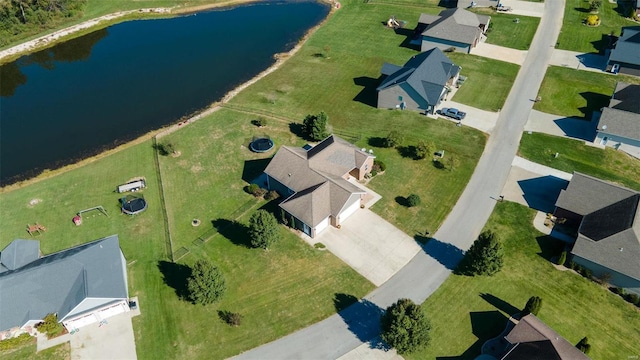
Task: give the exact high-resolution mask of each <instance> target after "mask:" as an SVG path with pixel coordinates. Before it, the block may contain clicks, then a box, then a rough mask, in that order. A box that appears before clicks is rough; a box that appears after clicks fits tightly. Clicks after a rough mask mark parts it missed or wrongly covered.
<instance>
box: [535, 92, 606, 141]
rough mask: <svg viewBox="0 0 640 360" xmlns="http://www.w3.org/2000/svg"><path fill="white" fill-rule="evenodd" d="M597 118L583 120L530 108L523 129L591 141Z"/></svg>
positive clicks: (594, 133)
mask: <svg viewBox="0 0 640 360" xmlns="http://www.w3.org/2000/svg"><path fill="white" fill-rule="evenodd" d="M543 101H544V99H543ZM598 118H599V115H596V116H592V119H591V120H584V119H579V118H571V117H566V116H561V115H554V114H547V113H543V112H541V111H537V110H531V113H530V114H529V119H528V120H527V123H526V125H525V126H524V130H525V131H533V132H541V133H545V134H550V135H556V136H566V137H569V138H574V139H579V140H584V141H586V142H592V141H593V139H595V137H596V124H597V122H598Z"/></svg>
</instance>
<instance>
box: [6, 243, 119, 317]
mask: <svg viewBox="0 0 640 360" xmlns="http://www.w3.org/2000/svg"><path fill="white" fill-rule="evenodd" d="M127 297H128V289H127V281H126V272H125V264H124V258H123V257H122V252H121V251H120V245H119V242H118V236H117V235H113V236H109V237H106V238H103V239H100V240H96V241H92V242H90V243H86V244H82V245H79V246H76V247H73V248H70V249H66V250H63V251H60V252H57V253H53V254H50V255H47V256H44V257H41V258H39V259H37V260H35V261H32V262H31V263H29V264H27V265H25V266H22V267H20V268H17V269H15V270H13V271H5V272H3V273H0V329H10V328H12V327H15V326H22V325H24V323H25V322H26V321H28V320H36V319H42V318H44V316H45V315H47V314H49V313H57V314H58V319H59V320H62V319H63V318H64V317H65V316H66V315H67V314H69V312H70V311H71V310H73V309H74V308H75V307H76V306H77V305H78V304H80V302H82V301H83V300H84V299H86V298H119V299H126V298H127Z"/></svg>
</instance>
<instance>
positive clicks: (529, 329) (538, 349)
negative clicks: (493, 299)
mask: <svg viewBox="0 0 640 360" xmlns="http://www.w3.org/2000/svg"><path fill="white" fill-rule="evenodd" d="M511 326H513V328H512V329H511V330H509V332H508V333H507V334H506V335H505V336H504V338H502V339H500V342H499V344H500V345H501V346H504V350H503V351H501V352H500V354H499V355H498V356H497V357H496V356H494V357H493V358H494V359H500V360H541V359H544V360H588V359H589V357H588V356H587V355H585V354H584V353H582V352H581V351H580V350H578V348H576V347H575V346H573V345H571V343H569V342H568V341H567V340H565V338H563V337H562V336H560V335H559V334H558V333H557V332H555V331H554V330H553V329H552V328H550V327H549V326H547V325H546V324H545V323H543V322H542V321H541V320H540V319H538V318H537V317H536V316H535V315H533V314H529V315H526V316H523V317H522V319H520V320H517V319H514V318H513V317H512V318H511V319H509V323H508V324H507V329H508V328H509V327H511ZM505 331H506V330H505ZM490 341H491V340H490ZM483 350H484V347H483ZM483 352H484V351H483ZM481 356H482V355H481ZM480 359H481V357H478V358H476V360H480Z"/></svg>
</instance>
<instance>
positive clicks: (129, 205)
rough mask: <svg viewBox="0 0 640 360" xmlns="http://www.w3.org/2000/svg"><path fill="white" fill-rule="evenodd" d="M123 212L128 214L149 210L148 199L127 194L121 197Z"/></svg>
mask: <svg viewBox="0 0 640 360" xmlns="http://www.w3.org/2000/svg"><path fill="white" fill-rule="evenodd" d="M120 202H121V203H122V212H123V213H125V214H128V215H135V214H139V213H141V212H143V211H145V210H147V201H146V200H145V199H144V198H142V197H137V196H133V195H127V196H125V197H123V198H122V199H120Z"/></svg>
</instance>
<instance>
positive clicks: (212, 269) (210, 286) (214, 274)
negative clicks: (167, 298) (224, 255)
mask: <svg viewBox="0 0 640 360" xmlns="http://www.w3.org/2000/svg"><path fill="white" fill-rule="evenodd" d="M226 290H227V286H226V282H225V279H224V275H223V274H222V272H220V270H219V269H218V268H217V267H216V266H215V265H213V264H212V263H210V262H209V261H208V260H198V261H196V263H195V264H194V265H193V268H192V269H191V276H189V278H188V279H187V291H188V293H189V299H190V300H191V301H192V302H193V303H194V304H202V305H207V304H211V303H214V302H216V301H218V300H220V299H221V298H222V296H223V295H224V293H225V291H226Z"/></svg>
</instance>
